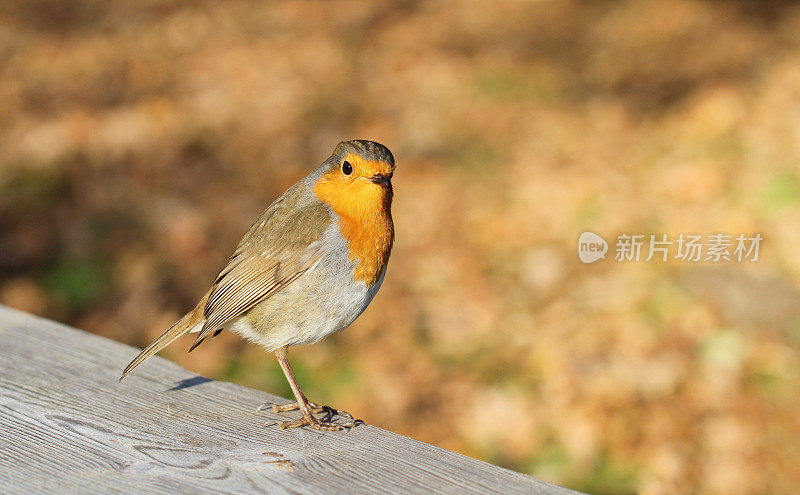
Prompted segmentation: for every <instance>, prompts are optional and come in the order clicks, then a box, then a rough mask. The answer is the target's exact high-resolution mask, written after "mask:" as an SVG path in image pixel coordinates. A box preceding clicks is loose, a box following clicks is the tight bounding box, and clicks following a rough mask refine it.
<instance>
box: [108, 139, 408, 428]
mask: <svg viewBox="0 0 800 495" xmlns="http://www.w3.org/2000/svg"><path fill="white" fill-rule="evenodd" d="M394 170H395V162H394V156H393V155H392V153H391V151H389V149H388V148H387V147H386V146H384V145H382V144H380V143H377V142H374V141H366V140H354V141H342V142H340V143H339V144H338V145H337V146H336V147H335V149H334V150H333V153H332V154H331V155H330V157H329V158H328V159H326V160H325V161H324V162H323V163H322V164H321V165H319V166H318V167H317V168H316V169H314V170H313V171H312V172H311V173H309V174H308V175H307V176H306V177H305V178H303V179H301V180H300V181H298V182H297V183H296V184H294V185H293V186H291V187H290V188H289V189H287V190H286V191H285V192H284V193H283V194H282V195H280V196H279V197H278V198H277V199H276V200H275V201H274V202H273V203H272V204H270V205H269V206H268V207H267V209H266V210H264V212H263V213H262V214H261V215H260V216H259V217H258V218H257V219H256V221H255V222H254V223H253V224H252V225H251V226H250V228H249V229H248V230H247V232H246V233H245V234H244V236H243V237H242V240H241V241H240V242H239V245H238V246H237V248H236V250H235V251H234V252H233V255H232V256H231V257H230V260H229V261H228V263H227V265H225V267H224V268H223V269H222V270H221V271H220V272H219V275H217V277H216V279H215V280H214V283H213V284H212V286H211V288H210V289H209V290H208V292H206V293H205V295H204V296H203V297H202V298H201V299H200V302H199V303H198V304H197V306H195V308H194V309H192V310H191V311H189V312H188V313H187V314H186V315H185V316H184V317H183V318H181V319H180V320H178V321H177V322H176V323H175V324H174V325H172V326H171V327H170V328H169V329H167V330H166V331H165V332H164V333H163V334H162V335H161V336H160V337H158V338H157V339H156V340H155V341H153V342H152V343H151V344H150V345H149V346H147V347H146V348H145V349H143V350H142V351H141V352H140V353H139V355H137V356H136V357H135V358H134V359H133V360H132V361H131V362H130V364H128V366H127V367H126V368H125V370H124V371H123V372H122V376H121V377H120V379H119V380H120V381H122V380H123V379H124V378H125V377H126V376H127V375H128V374H129V373H130V372H131V371H133V369H134V368H136V367H137V366H139V365H140V364H141V363H142V362H144V361H145V360H146V359H148V358H149V357H151V356H153V355H154V354H156V353H157V352H159V351H160V350H162V349H163V348H164V347H166V346H167V345H169V344H170V343H172V342H173V341H174V340H175V339H177V338H178V337H180V336H182V335H184V334H186V333H197V338H196V339H195V341H194V343H193V344H192V345H191V347H190V348H189V352H191V351H192V350H193V349H194V348H196V347H197V346H198V345H200V344H201V343H203V342H204V341H205V340H206V339H207V338H208V337H209V336H211V337H212V338H213V337H216V336H217V335H218V334H219V333H220V332H222V331H223V330H228V331H233V332H235V333H237V334H239V335H240V336H242V337H244V338H245V339H247V340H249V341H251V342H254V343H256V344H258V345H259V346H261V347H263V348H264V349H266V350H267V351H268V352H273V353H274V354H275V357H276V358H277V360H278V364H279V365H280V367H281V369H282V370H283V373H284V374H285V375H286V379H287V381H288V382H289V385H290V387H291V389H292V393H293V394H294V397H295V402H294V403H292V404H286V405H281V406H278V405H274V406H272V410H273V411H274V412H276V413H278V412H286V411H295V410H299V411H300V413H301V418H300V419H298V420H293V421H282V422H280V423H278V426H279V427H280V428H295V427H304V426H306V427H311V428H313V429H316V430H324V431H332V430H340V429H342V428H350V427H352V426H355V425H356V424H357V421H354V420H353V417H352V416H351V415H350V414H348V413H346V412H344V411H340V410H337V409H333V408H331V407H329V406H318V405H317V404H315V403H313V402H310V401H309V400H308V399H307V398H306V396H305V395H304V394H303V392H302V390H301V389H300V385H299V384H298V382H297V379H296V378H295V376H294V373H293V372H292V368H291V366H290V365H289V361H288V357H287V356H288V349H289V347H292V346H297V345H304V344H313V343H316V342H318V341H320V340H321V339H323V338H325V337H327V336H328V335H331V334H333V333H336V332H339V331H341V330H344V329H345V328H347V327H348V326H349V325H350V324H351V323H353V321H355V320H356V318H358V317H359V316H360V315H361V313H363V312H364V310H365V309H366V308H367V306H368V305H369V304H370V302H371V301H372V299H373V298H374V297H375V294H377V292H378V290H379V289H380V287H381V285H382V284H383V279H384V276H385V275H386V267H387V264H388V261H389V255H390V254H391V251H392V245H393V244H394V223H393V221H392V213H391V206H392V198H393V194H394V193H393V189H392V175H393V174H394ZM268 405H269V404H262V405H261V406H259V408H258V410H259V411H261V410H263V409H264V408H265V406H268ZM323 412H324V413H326V414H325V415H324V416H323V417H321V418H318V417H316V416H315V414H319V413H323ZM334 415H341V416H343V417H345V418H347V419H349V420H348V421H345V422H341V421H339V422H335V421H333V416H334Z"/></svg>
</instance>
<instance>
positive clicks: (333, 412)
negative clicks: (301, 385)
mask: <svg viewBox="0 0 800 495" xmlns="http://www.w3.org/2000/svg"><path fill="white" fill-rule="evenodd" d="M269 408H271V409H272V412H274V413H281V412H287V411H297V410H298V409H301V408H300V403H299V402H292V403H290V404H283V405H276V404H270V403H269V402H265V403H263V404H261V405H260V406H258V409H257V411H263V410H264V409H269ZM308 410H309V411H310V412H312V413H314V414H320V413H325V414H327V415H328V418H331V417H333V416H343V417H345V418H348V419H351V420H352V419H354V418H353V416H352V415H351V414H350V413H349V412H347V411H342V410H340V409H334V408H332V407H331V406H320V405H318V404H315V403H313V402H309V403H308Z"/></svg>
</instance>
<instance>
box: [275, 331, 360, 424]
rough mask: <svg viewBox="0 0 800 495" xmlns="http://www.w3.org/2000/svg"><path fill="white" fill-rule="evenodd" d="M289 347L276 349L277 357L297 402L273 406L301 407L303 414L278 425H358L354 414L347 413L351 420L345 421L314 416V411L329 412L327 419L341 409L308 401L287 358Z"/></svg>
mask: <svg viewBox="0 0 800 495" xmlns="http://www.w3.org/2000/svg"><path fill="white" fill-rule="evenodd" d="M287 349H288V347H281V348H280V349H278V350H276V351H275V357H276V358H277V359H278V364H280V365H281V369H282V370H283V374H284V375H286V380H287V381H288V382H289V386H290V387H291V388H292V393H294V397H295V399H297V402H295V403H293V404H287V405H284V406H273V409H272V410H273V411H275V412H280V411H292V410H294V409H299V410H300V413H301V414H302V415H303V417H302V418H301V419H298V420H296V421H283V422H281V423H279V424H278V427H279V428H281V429H284V428H296V427H299V426H310V427H312V428H314V429H315V430H326V431H332V430H340V429H342V428H350V427H353V426H355V425H356V422H355V421H353V420H352V416H350V415H349V414H347V413H345V414H346V415H347V416H348V417H349V418H351V420H350V421H347V422H345V423H334V422H332V421H324V420H320V419H317V418H315V417H314V415H313V414H312V413H313V412H323V411H324V412H327V413H328V416H327V417H326V419H330V417H332V413H337V414H339V413H340V411H337V410H336V409H333V408H330V407H328V406H318V405H316V404H313V403H311V402H309V401H308V399H307V398H306V396H305V394H303V391H302V390H300V385H299V384H298V383H297V379H296V378H295V377H294V373H293V372H292V368H291V366H289V360H288V359H287V358H286V355H287Z"/></svg>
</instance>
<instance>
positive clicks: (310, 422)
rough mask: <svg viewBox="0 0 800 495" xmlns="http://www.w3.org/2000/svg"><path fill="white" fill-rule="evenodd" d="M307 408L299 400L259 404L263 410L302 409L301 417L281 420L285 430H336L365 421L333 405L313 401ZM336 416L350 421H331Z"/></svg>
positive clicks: (279, 426) (280, 424)
mask: <svg viewBox="0 0 800 495" xmlns="http://www.w3.org/2000/svg"><path fill="white" fill-rule="evenodd" d="M306 406H307V407H306V408H305V410H304V408H303V407H301V405H300V404H299V403H297V402H293V403H291V404H283V405H275V404H270V403H264V404H261V405H260V406H258V411H263V410H265V409H271V410H272V412H275V413H281V412H287V411H296V410H298V409H299V410H300V412H301V413H302V414H303V416H302V417H301V418H300V419H297V420H294V421H281V422H280V423H278V428H280V429H282V430H284V429H286V428H299V427H301V426H310V427H311V428H313V429H315V430H322V431H336V430H341V429H345V428H352V427H354V426H356V425H357V424H358V423H363V421H361V420H357V419H354V418H353V416H352V415H351V414H350V413H348V412H347V411H341V410H339V409H334V408H332V407H331V406H320V405H318V404H315V403H313V402H308V403H307V404H306ZM320 413H325V415H324V416H323V417H322V418H316V417H315V416H314V414H320ZM334 416H341V417H343V418H347V419H348V420H349V421H344V422H342V423H335V422H333V421H331V420H332V419H333V417H334Z"/></svg>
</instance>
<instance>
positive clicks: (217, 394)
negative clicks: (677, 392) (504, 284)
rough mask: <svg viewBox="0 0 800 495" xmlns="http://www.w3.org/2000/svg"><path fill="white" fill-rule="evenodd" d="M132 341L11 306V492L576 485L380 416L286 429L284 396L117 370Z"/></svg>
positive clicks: (1, 486) (5, 390) (7, 453)
mask: <svg viewBox="0 0 800 495" xmlns="http://www.w3.org/2000/svg"><path fill="white" fill-rule="evenodd" d="M135 354H136V349H134V348H132V347H130V346H126V345H123V344H120V343H117V342H113V341H110V340H108V339H105V338H102V337H98V336H96V335H91V334H88V333H85V332H82V331H80V330H75V329H73V328H70V327H67V326H65V325H61V324H58V323H54V322H51V321H48V320H45V319H42V318H38V317H34V316H31V315H28V314H25V313H21V312H18V311H14V310H11V309H8V308H4V307H1V306H0V492H1V493H5V494H11V493H26V494H27V493H86V492H94V493H97V492H101V493H184V492H185V493H253V492H269V493H297V494H299V493H431V492H436V493H504V494H507V493H526V494H566V493H576V492H572V491H570V490H567V489H565V488H561V487H558V486H555V485H551V484H548V483H545V482H543V481H539V480H537V479H535V478H532V477H530V476H526V475H523V474H520V473H515V472H513V471H509V470H506V469H502V468H500V467H497V466H493V465H491V464H487V463H485V462H481V461H477V460H475V459H471V458H469V457H465V456H462V455H459V454H456V453H453V452H450V451H447V450H444V449H440V448H438V447H434V446H432V445H429V444H426V443H423V442H419V441H416V440H413V439H410V438H406V437H403V436H400V435H397V434H394V433H391V432H388V431H385V430H381V429H379V428H376V427H374V426H369V425H362V426H358V427H356V428H353V429H351V430H350V431H343V432H317V431H313V430H308V429H292V430H279V429H278V428H277V427H276V426H274V423H275V421H276V420H278V419H279V416H278V415H276V414H273V413H271V412H260V413H258V412H256V410H255V409H256V406H257V405H258V404H260V403H262V402H275V403H285V402H287V401H286V400H285V399H281V398H279V397H275V396H273V395H269V394H266V393H264V392H260V391H257V390H251V389H248V388H244V387H240V386H238V385H234V384H231V383H225V382H217V381H212V380H208V379H205V378H202V377H199V376H197V375H194V374H192V373H190V372H188V371H186V370H184V369H183V368H181V367H179V366H177V365H175V364H174V363H171V362H169V361H167V360H165V359H162V358H158V357H156V358H152V359H150V360H149V361H148V362H146V363H145V364H143V365H142V366H141V367H139V369H137V370H136V373H134V374H133V375H132V376H130V377H128V378H127V379H126V380H125V381H123V382H122V383H117V378H118V377H119V374H120V370H121V369H122V367H123V366H124V364H125V363H127V362H128V361H129V360H130V359H131V357H133V356H134V355H135ZM265 421H266V422H267V426H265ZM270 424H271V425H270Z"/></svg>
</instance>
